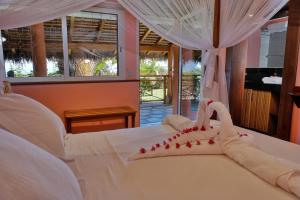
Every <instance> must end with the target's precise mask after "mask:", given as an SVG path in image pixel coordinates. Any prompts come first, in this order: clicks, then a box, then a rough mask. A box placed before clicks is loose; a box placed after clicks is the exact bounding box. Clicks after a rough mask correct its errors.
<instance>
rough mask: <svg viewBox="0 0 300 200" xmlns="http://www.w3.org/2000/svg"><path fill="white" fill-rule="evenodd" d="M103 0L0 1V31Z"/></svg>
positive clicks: (86, 6) (59, 15)
mask: <svg viewBox="0 0 300 200" xmlns="http://www.w3.org/2000/svg"><path fill="white" fill-rule="evenodd" d="M104 1H105V0H1V1H0V29H11V28H18V27H24V26H29V25H33V24H36V23H39V22H44V21H48V20H52V19H55V18H58V17H62V16H66V15H67V14H69V13H72V12H76V11H79V10H82V9H86V8H88V7H91V6H93V5H95V4H97V3H101V2H104Z"/></svg>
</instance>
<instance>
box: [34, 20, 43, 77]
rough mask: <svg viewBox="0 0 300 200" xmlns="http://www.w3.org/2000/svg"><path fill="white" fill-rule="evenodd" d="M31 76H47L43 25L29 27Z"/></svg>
mask: <svg viewBox="0 0 300 200" xmlns="http://www.w3.org/2000/svg"><path fill="white" fill-rule="evenodd" d="M31 38H32V60H33V74H34V76H36V77H43V76H47V63H46V43H45V34H44V24H43V23H40V24H35V25H32V26H31Z"/></svg>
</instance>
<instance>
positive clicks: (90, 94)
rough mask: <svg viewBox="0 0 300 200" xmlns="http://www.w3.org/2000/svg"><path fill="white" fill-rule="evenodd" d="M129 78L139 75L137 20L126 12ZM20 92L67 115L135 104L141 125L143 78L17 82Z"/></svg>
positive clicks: (127, 71) (124, 28)
mask: <svg viewBox="0 0 300 200" xmlns="http://www.w3.org/2000/svg"><path fill="white" fill-rule="evenodd" d="M123 25H124V26H122V29H121V31H123V36H124V40H125V43H124V47H123V50H124V51H125V52H124V53H125V66H124V67H125V79H127V80H136V79H137V77H138V73H137V70H138V59H137V58H138V57H137V56H138V55H139V52H138V48H137V46H138V43H137V37H136V33H137V30H138V26H137V25H138V23H137V20H136V19H135V18H134V17H133V16H132V15H130V14H129V13H128V12H126V11H125V12H124V24H123ZM13 90H14V91H15V92H16V93H20V94H24V95H26V96H29V97H32V98H33V99H36V100H38V101H39V102H41V103H43V104H44V105H46V106H47V107H48V108H50V109H51V110H53V111H54V112H55V113H57V114H58V115H59V116H60V117H61V118H62V119H63V112H64V111H65V110H70V109H84V108H96V107H110V106H131V107H133V108H134V109H135V110H136V111H137V117H136V126H138V125H139V82H138V81H134V82H107V83H105V82H104V83H103V82H101V83H84V82H83V83H65V84H64V83H62V84H41V85H36V84H35V85H14V86H13Z"/></svg>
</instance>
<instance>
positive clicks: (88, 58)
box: [67, 12, 118, 76]
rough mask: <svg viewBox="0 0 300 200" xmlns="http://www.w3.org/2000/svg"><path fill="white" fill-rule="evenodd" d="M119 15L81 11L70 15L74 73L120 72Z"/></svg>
mask: <svg viewBox="0 0 300 200" xmlns="http://www.w3.org/2000/svg"><path fill="white" fill-rule="evenodd" d="M117 20H118V18H117V15H114V14H105V13H98V12H97V13H95V12H79V13H74V14H72V15H70V16H67V24H68V47H69V52H68V54H69V62H70V75H71V76H117V75H118V21H117Z"/></svg>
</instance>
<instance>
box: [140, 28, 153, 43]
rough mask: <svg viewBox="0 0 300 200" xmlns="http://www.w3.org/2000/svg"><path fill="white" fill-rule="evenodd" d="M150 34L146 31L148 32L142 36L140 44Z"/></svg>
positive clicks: (149, 31)
mask: <svg viewBox="0 0 300 200" xmlns="http://www.w3.org/2000/svg"><path fill="white" fill-rule="evenodd" d="M150 33H151V30H150V29H148V30H147V31H146V33H145V34H144V35H143V37H142V38H141V40H140V42H143V41H144V40H145V39H146V37H147V36H148V35H149V34H150Z"/></svg>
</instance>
